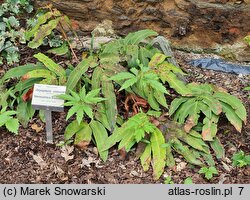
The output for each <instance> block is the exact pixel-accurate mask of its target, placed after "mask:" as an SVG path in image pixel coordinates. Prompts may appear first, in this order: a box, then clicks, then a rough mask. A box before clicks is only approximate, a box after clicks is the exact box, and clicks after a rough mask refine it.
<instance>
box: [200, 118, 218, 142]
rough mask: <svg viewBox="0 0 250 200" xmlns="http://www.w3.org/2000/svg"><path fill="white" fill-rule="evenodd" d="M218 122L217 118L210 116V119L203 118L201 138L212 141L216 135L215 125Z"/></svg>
mask: <svg viewBox="0 0 250 200" xmlns="http://www.w3.org/2000/svg"><path fill="white" fill-rule="evenodd" d="M218 121H219V117H218V116H216V115H214V114H212V117H211V119H209V118H207V117H205V118H204V120H203V124H204V125H203V127H202V138H203V140H205V141H212V140H213V138H214V137H215V135H216V133H217V123H218Z"/></svg>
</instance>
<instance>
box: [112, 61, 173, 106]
mask: <svg viewBox="0 0 250 200" xmlns="http://www.w3.org/2000/svg"><path fill="white" fill-rule="evenodd" d="M137 62H138V65H139V68H140V69H139V70H137V69H136V68H135V67H133V68H131V69H130V71H131V72H121V73H119V74H117V75H115V76H112V77H111V78H110V79H109V80H113V81H116V82H117V83H118V84H121V88H120V89H119V91H121V90H123V89H125V90H127V91H128V92H130V91H131V90H132V91H133V92H134V93H136V94H137V95H139V96H141V97H143V98H145V99H147V100H148V103H149V104H150V106H151V107H152V108H153V109H155V110H160V107H159V104H160V105H162V106H164V107H166V108H167V103H166V99H165V96H164V94H169V93H168V91H167V90H166V88H165V87H164V86H163V84H162V83H161V82H160V81H159V77H158V75H157V74H155V73H154V72H153V71H152V70H151V69H150V68H149V67H146V66H144V65H143V64H139V61H137Z"/></svg>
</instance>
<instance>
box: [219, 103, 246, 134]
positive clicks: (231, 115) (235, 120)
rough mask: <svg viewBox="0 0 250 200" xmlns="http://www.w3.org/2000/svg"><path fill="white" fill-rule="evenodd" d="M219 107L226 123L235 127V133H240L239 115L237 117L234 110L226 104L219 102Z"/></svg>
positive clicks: (240, 122)
mask: <svg viewBox="0 0 250 200" xmlns="http://www.w3.org/2000/svg"><path fill="white" fill-rule="evenodd" d="M221 105H222V109H223V112H224V113H225V115H226V117H227V119H228V121H229V122H230V123H231V124H232V125H233V126H234V127H235V129H236V130H237V131H239V132H241V129H242V121H241V119H240V118H239V115H237V114H236V112H235V110H234V109H233V108H232V107H231V106H230V105H228V104H227V103H224V102H221Z"/></svg>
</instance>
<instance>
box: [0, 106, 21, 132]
mask: <svg viewBox="0 0 250 200" xmlns="http://www.w3.org/2000/svg"><path fill="white" fill-rule="evenodd" d="M6 109H7V108H6V107H3V108H2V109H1V111H0V127H1V126H5V127H6V128H7V130H8V131H10V132H12V133H15V134H17V131H18V128H19V122H18V119H15V118H14V117H13V115H16V113H17V112H16V111H11V110H10V111H7V110H6Z"/></svg>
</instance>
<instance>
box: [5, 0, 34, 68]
mask: <svg viewBox="0 0 250 200" xmlns="http://www.w3.org/2000/svg"><path fill="white" fill-rule="evenodd" d="M32 10H33V6H32V5H31V3H30V1H29V0H14V1H13V0H7V1H5V2H4V3H3V4H2V5H0V64H3V62H4V60H6V62H7V64H9V65H12V64H14V63H15V62H18V61H19V57H20V55H19V50H18V44H19V43H22V44H25V43H26V41H25V37H24V29H23V28H21V27H20V20H19V18H18V15H20V14H22V13H24V12H28V13H30V12H32Z"/></svg>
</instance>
